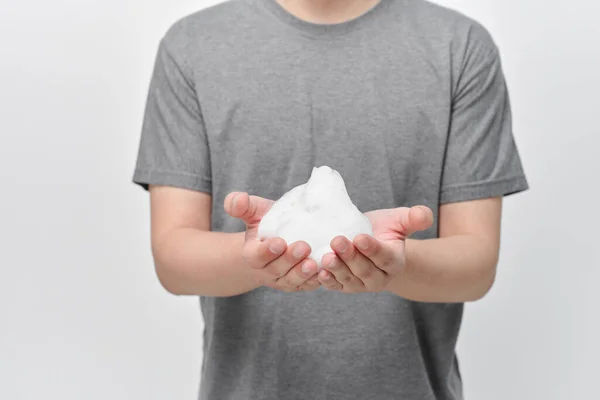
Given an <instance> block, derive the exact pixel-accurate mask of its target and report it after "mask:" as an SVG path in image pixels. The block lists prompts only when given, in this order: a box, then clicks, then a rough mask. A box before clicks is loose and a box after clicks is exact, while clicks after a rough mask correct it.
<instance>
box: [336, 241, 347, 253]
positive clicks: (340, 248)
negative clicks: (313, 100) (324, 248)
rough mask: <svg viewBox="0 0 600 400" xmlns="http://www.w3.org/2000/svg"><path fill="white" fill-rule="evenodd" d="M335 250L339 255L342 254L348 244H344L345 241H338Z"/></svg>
mask: <svg viewBox="0 0 600 400" xmlns="http://www.w3.org/2000/svg"><path fill="white" fill-rule="evenodd" d="M337 248H338V251H339V252H340V253H344V252H345V251H346V250H348V243H346V241H345V240H340V241H339V242H338V245H337Z"/></svg>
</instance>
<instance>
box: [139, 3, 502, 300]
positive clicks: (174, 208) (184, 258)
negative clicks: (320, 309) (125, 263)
mask: <svg viewBox="0 0 600 400" xmlns="http://www.w3.org/2000/svg"><path fill="white" fill-rule="evenodd" d="M277 1H278V3H279V4H280V5H281V6H282V7H283V8H284V9H286V10H287V11H288V12H290V13H291V14H293V15H295V16H296V17H298V18H300V19H304V20H306V21H309V22H313V23H324V24H336V23H342V22H344V21H348V20H351V19H354V18H357V17H359V16H360V15H362V14H364V13H365V12H367V11H368V10H369V9H371V8H372V7H374V6H375V5H376V4H377V3H378V2H379V0H293V1H292V0H277ZM150 192H151V203H152V217H151V218H152V251H153V255H154V260H155V264H156V271H157V274H158V277H159V279H160V281H161V283H162V284H163V286H164V287H165V288H166V289H167V290H168V291H170V292H172V293H174V294H180V295H186V294H187V295H205V296H235V295H239V294H242V293H246V292H248V291H251V290H254V289H256V288H258V287H261V286H268V287H271V288H273V289H277V290H283V291H286V292H292V291H297V290H305V291H311V290H314V289H316V288H318V287H320V286H321V285H322V286H324V287H325V288H327V289H329V290H336V291H341V292H344V293H358V292H379V291H388V292H391V293H394V294H396V295H398V296H402V297H405V298H408V299H411V300H416V301H431V302H465V301H474V300H477V299H479V298H481V297H483V296H484V295H485V294H486V293H487V292H488V291H489V289H490V288H491V286H492V284H493V281H494V277H495V273H496V264H497V261H498V251H499V245H500V215H501V209H502V201H501V199H500V198H494V199H482V200H476V201H468V202H460V203H454V204H445V205H442V206H441V207H440V209H439V220H438V221H437V222H438V228H439V238H436V239H429V240H412V239H410V238H409V236H410V235H411V234H412V233H414V232H416V231H419V230H424V229H427V228H428V227H429V226H431V224H432V223H433V217H432V215H433V213H432V212H431V210H429V209H427V207H423V206H417V207H413V208H410V209H409V208H396V209H391V210H377V211H371V212H369V213H366V215H367V216H368V218H369V220H370V221H371V223H372V225H373V228H374V236H373V237H369V236H367V235H360V236H358V237H356V238H353V240H352V241H350V240H348V239H346V238H344V237H338V238H334V239H333V240H332V242H331V248H332V250H333V252H332V253H330V254H326V255H325V256H324V257H323V260H322V261H323V263H324V265H325V270H324V271H321V272H319V273H317V269H316V264H315V263H314V262H312V261H310V260H307V258H306V257H307V255H308V254H309V253H310V248H309V246H308V244H307V243H304V242H298V243H292V244H290V245H289V246H287V245H286V244H285V242H284V241H283V240H282V239H269V240H266V241H259V240H257V238H256V230H257V226H258V223H259V222H260V219H261V218H262V216H263V215H264V214H265V213H266V212H267V211H268V209H269V208H270V207H271V205H272V203H273V202H272V201H271V200H267V199H263V198H260V197H256V196H249V195H248V194H246V193H232V194H230V195H229V196H227V198H226V199H225V204H224V208H225V211H226V212H227V213H228V214H229V215H231V216H232V217H235V218H239V219H240V220H242V221H243V222H244V223H245V224H246V232H245V233H220V232H211V231H210V226H211V220H210V218H211V209H212V199H211V197H210V196H209V195H207V194H205V193H199V192H194V191H189V190H185V189H178V188H172V187H151V188H150Z"/></svg>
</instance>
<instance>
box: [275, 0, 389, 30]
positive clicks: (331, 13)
mask: <svg viewBox="0 0 600 400" xmlns="http://www.w3.org/2000/svg"><path fill="white" fill-rule="evenodd" d="M277 2H278V3H279V5H281V7H283V8H284V9H285V10H286V11H287V12H289V13H290V14H293V15H295V16H296V17H298V18H300V19H303V20H305V21H308V22H312V23H315V24H339V23H342V22H345V21H349V20H352V19H354V18H358V17H360V16H361V15H362V14H364V13H365V12H367V11H368V10H369V9H371V8H373V7H374V6H375V5H377V3H379V0H277Z"/></svg>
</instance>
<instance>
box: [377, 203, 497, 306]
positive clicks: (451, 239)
mask: <svg viewBox="0 0 600 400" xmlns="http://www.w3.org/2000/svg"><path fill="white" fill-rule="evenodd" d="M501 208H502V201H501V199H500V198H492V199H484V200H476V201H467V202H459V203H450V204H445V205H442V206H441V207H440V213H439V230H440V237H439V238H437V239H429V240H412V239H408V240H407V241H406V250H405V253H406V264H405V267H404V270H403V271H402V272H401V273H400V274H398V275H396V276H394V277H393V278H392V279H391V281H390V282H389V284H388V286H387V288H386V289H387V290H388V291H390V292H392V293H395V294H397V295H399V296H402V297H405V298H408V299H410V300H415V301H423V302H444V303H451V302H466V301H474V300H478V299H480V298H482V297H483V296H484V295H485V294H486V293H487V292H488V291H489V290H490V288H491V287H492V284H493V282H494V278H495V275H496V264H497V262H498V253H499V246H500V215H501Z"/></svg>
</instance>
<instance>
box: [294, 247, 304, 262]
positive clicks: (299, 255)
mask: <svg viewBox="0 0 600 400" xmlns="http://www.w3.org/2000/svg"><path fill="white" fill-rule="evenodd" d="M304 254H306V251H305V249H303V248H302V247H296V248H295V249H294V251H293V252H292V257H294V258H295V259H301V258H302V257H304Z"/></svg>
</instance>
